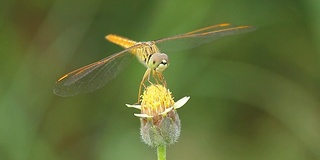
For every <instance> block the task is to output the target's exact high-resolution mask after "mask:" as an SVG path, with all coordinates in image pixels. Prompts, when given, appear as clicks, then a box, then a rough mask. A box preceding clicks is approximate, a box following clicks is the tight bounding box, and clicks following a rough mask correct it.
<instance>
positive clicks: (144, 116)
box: [134, 113, 153, 118]
mask: <svg viewBox="0 0 320 160" xmlns="http://www.w3.org/2000/svg"><path fill="white" fill-rule="evenodd" d="M134 115H135V116H136V117H140V118H152V117H153V116H149V115H147V114H137V113H135V114H134Z"/></svg>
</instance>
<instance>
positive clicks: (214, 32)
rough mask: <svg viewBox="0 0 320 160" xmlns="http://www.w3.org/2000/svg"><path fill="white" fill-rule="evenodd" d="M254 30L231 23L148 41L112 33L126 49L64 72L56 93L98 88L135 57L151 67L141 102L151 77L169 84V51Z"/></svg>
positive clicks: (68, 94)
mask: <svg viewBox="0 0 320 160" xmlns="http://www.w3.org/2000/svg"><path fill="white" fill-rule="evenodd" d="M253 30H255V27H253V26H248V25H243V26H234V27H233V26H232V25H231V24H230V23H221V24H217V25H211V26H208V27H204V28H201V29H198V30H194V31H191V32H187V33H184V34H179V35H175V36H171V37H167V38H161V39H158V40H153V41H144V42H136V41H133V40H130V39H128V38H125V37H121V36H118V35H115V34H109V35H107V36H106V37H105V38H106V39H107V40H109V41H110V42H112V43H115V44H117V45H119V46H121V47H123V48H124V50H122V51H120V52H118V53H115V54H112V55H110V56H108V57H106V58H103V59H101V60H99V61H97V62H94V63H91V64H89V65H86V66H84V67H81V68H79V69H76V70H74V71H71V72H69V73H67V74H65V75H63V76H62V77H61V78H59V79H58V80H57V81H56V83H55V85H54V89H53V92H54V93H55V94H56V95H58V96H62V97H68V96H74V95H77V94H84V93H88V92H92V91H95V90H97V89H99V88H101V87H102V86H104V85H106V84H107V83H108V82H110V81H111V80H112V79H114V78H115V77H116V76H117V74H118V73H119V72H120V71H122V70H123V69H124V68H125V66H127V64H128V62H129V60H130V59H132V57H134V56H135V57H137V59H138V60H139V61H140V62H141V63H142V64H143V65H144V66H145V67H146V68H147V70H146V71H145V73H144V75H143V78H142V80H141V82H140V86H139V93H138V102H139V97H140V95H141V89H142V87H143V86H144V87H145V85H144V84H145V82H146V81H148V82H150V83H152V82H151V81H150V76H152V77H153V78H154V80H155V81H156V83H161V84H163V85H165V86H166V81H165V79H164V76H163V74H162V72H163V71H164V70H166V68H167V67H168V66H169V58H168V55H167V54H166V53H168V52H175V51H182V50H186V49H191V48H194V47H197V46H199V45H202V44H205V43H208V42H211V41H214V40H217V39H219V38H221V37H224V36H228V35H235V34H241V33H246V32H250V31H253Z"/></svg>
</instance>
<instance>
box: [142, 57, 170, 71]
mask: <svg viewBox="0 0 320 160" xmlns="http://www.w3.org/2000/svg"><path fill="white" fill-rule="evenodd" d="M168 65H169V57H168V55H166V54H165V53H154V54H152V55H151V56H150V58H149V60H148V63H147V66H148V67H149V68H151V69H153V70H155V71H156V72H160V73H161V72H163V71H164V70H166V69H167V67H168Z"/></svg>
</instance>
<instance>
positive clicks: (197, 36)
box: [155, 23, 255, 53]
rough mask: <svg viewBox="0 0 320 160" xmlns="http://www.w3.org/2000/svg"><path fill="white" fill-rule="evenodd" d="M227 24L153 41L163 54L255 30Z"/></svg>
mask: <svg viewBox="0 0 320 160" xmlns="http://www.w3.org/2000/svg"><path fill="white" fill-rule="evenodd" d="M228 26H229V24H227V23H226V24H221V25H214V26H209V27H205V28H202V29H199V30H196V31H192V32H189V33H185V34H180V35H177V36H172V37H168V38H163V39H159V40H155V43H156V45H157V47H158V48H159V49H160V50H161V51H162V52H164V53H166V52H174V51H181V50H186V49H191V48H194V47H197V46H199V45H201V44H204V43H208V42H211V41H214V40H217V39H219V38H221V37H224V36H228V35H235V34H241V33H245V32H250V31H253V30H255V27H252V26H238V27H231V28H226V27H228Z"/></svg>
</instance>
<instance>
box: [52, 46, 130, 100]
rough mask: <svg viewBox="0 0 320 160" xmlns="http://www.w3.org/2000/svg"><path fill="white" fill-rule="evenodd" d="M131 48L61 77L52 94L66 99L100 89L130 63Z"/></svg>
mask: <svg viewBox="0 0 320 160" xmlns="http://www.w3.org/2000/svg"><path fill="white" fill-rule="evenodd" d="M134 47H136V46H134ZM131 48H133V47H130V48H128V49H126V50H123V51H121V52H118V53H116V54H113V55H111V56H109V57H106V58H104V59H102V60H100V61H97V62H95V63H92V64H89V65H86V66H84V67H81V68H79V69H77V70H74V71H72V72H70V73H68V74H66V75H64V76H62V77H61V78H60V79H58V80H57V82H56V84H55V85H54V89H53V92H54V93H55V94H56V95H59V96H62V97H68V96H74V95H77V94H83V93H87V92H92V91H94V90H97V89H99V88H101V87H102V86H104V85H105V84H107V83H108V82H109V81H110V80H112V79H113V78H115V77H116V76H117V74H118V73H119V72H120V71H121V70H122V69H123V68H124V67H125V66H126V65H127V64H128V62H130V61H129V60H130V59H132V57H133V56H132V54H130V53H129V52H128V51H129V50H130V49H131Z"/></svg>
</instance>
